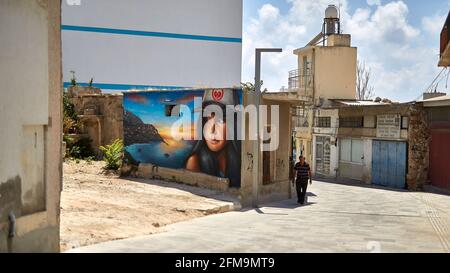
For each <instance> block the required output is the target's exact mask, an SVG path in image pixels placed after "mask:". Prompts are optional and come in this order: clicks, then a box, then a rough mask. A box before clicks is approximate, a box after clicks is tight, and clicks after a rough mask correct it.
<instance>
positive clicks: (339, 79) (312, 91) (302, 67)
mask: <svg viewBox="0 0 450 273" xmlns="http://www.w3.org/2000/svg"><path fill="white" fill-rule="evenodd" d="M294 54H295V55H296V56H297V58H298V68H297V69H295V70H293V71H290V72H289V81H288V82H289V88H288V91H287V92H278V93H267V94H264V96H265V97H266V98H270V99H271V100H277V101H280V102H289V103H290V105H291V107H292V111H291V113H292V125H293V126H292V134H293V136H294V137H293V145H292V146H293V148H294V151H293V152H292V154H293V155H294V156H295V157H296V159H298V156H300V155H303V156H305V157H306V160H307V161H308V162H310V163H311V165H313V166H314V167H316V166H319V165H320V166H319V167H320V168H322V167H324V171H321V170H320V171H319V172H324V173H326V174H327V175H326V176H335V174H336V172H335V166H328V165H329V163H328V161H329V160H330V157H333V155H332V154H333V151H330V152H331V155H325V156H324V157H325V158H324V159H323V162H319V164H316V162H313V161H314V157H313V153H314V152H315V151H319V150H320V152H323V151H322V147H328V144H327V142H326V141H325V142H323V141H322V140H323V138H322V135H323V133H324V132H321V129H320V128H316V129H314V126H315V124H316V123H317V122H318V121H319V120H320V119H321V117H320V115H321V114H320V112H321V111H319V110H318V109H320V108H324V107H327V106H329V105H330V104H331V102H330V100H332V99H355V92H356V66H357V48H356V47H353V46H352V45H351V35H349V34H342V33H341V32H340V18H339V16H338V12H337V8H336V7H335V6H329V7H328V8H327V10H326V11H325V18H324V26H323V31H322V32H321V33H319V34H318V35H317V36H316V37H315V38H313V39H312V40H311V41H310V42H309V43H308V44H307V45H306V46H304V47H302V48H298V49H296V50H294ZM333 116H334V117H335V118H337V113H334V114H333ZM332 123H335V122H334V121H332ZM326 130H331V129H326ZM322 131H323V130H322ZM327 133H329V132H327ZM335 134H336V133H335ZM317 138H318V140H319V141H317ZM330 141H331V142H333V141H334V140H330ZM316 142H318V143H319V144H320V143H322V142H323V143H322V144H323V145H322V144H320V145H319V146H320V147H319V148H320V149H316V148H317V147H316V144H315V143H316ZM331 149H332V148H331ZM325 152H326V151H325ZM323 164H325V165H324V166H323Z"/></svg>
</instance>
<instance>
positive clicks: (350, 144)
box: [340, 138, 364, 164]
mask: <svg viewBox="0 0 450 273" xmlns="http://www.w3.org/2000/svg"><path fill="white" fill-rule="evenodd" d="M340 148H341V149H340V150H341V158H340V160H341V161H346V162H351V163H357V164H362V163H363V160H364V149H363V142H362V140H360V139H351V138H344V139H341V145H340Z"/></svg>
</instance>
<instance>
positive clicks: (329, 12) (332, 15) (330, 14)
mask: <svg viewBox="0 0 450 273" xmlns="http://www.w3.org/2000/svg"><path fill="white" fill-rule="evenodd" d="M338 18H339V14H338V8H337V7H336V6H335V5H329V6H328V8H327V9H326V10H325V19H338Z"/></svg>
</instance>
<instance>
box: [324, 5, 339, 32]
mask: <svg viewBox="0 0 450 273" xmlns="http://www.w3.org/2000/svg"><path fill="white" fill-rule="evenodd" d="M339 17H340V16H339V10H338V8H337V7H336V6H335V5H329V6H328V8H327V9H326V10H325V19H324V21H323V29H322V33H323V34H324V35H325V36H329V35H333V34H340V33H341V20H340V18H339Z"/></svg>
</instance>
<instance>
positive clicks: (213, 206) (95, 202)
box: [61, 161, 234, 251]
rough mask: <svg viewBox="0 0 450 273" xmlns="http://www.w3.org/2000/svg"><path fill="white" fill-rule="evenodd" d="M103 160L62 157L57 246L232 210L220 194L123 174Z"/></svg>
mask: <svg viewBox="0 0 450 273" xmlns="http://www.w3.org/2000/svg"><path fill="white" fill-rule="evenodd" d="M103 167H104V163H103V162H98V161H92V162H86V161H80V162H79V163H76V162H75V161H67V162H65V163H64V180H63V181H64V182H63V183H64V185H63V192H62V194H61V251H65V250H68V249H71V248H77V247H81V246H86V245H90V244H96V243H100V242H105V241H110V240H118V239H124V238H129V237H135V236H142V235H149V234H154V233H158V232H163V231H164V226H166V225H168V224H171V223H175V222H179V221H186V220H188V219H192V218H195V217H201V216H205V215H209V214H214V213H221V212H226V211H230V210H233V209H234V208H233V202H234V200H233V199H232V198H231V197H230V196H226V195H224V194H221V193H218V192H214V191H210V190H205V189H199V188H194V187H190V186H185V185H179V184H175V183H168V182H162V181H154V180H144V179H122V178H119V176H118V175H117V174H114V173H105V171H104V170H103Z"/></svg>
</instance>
